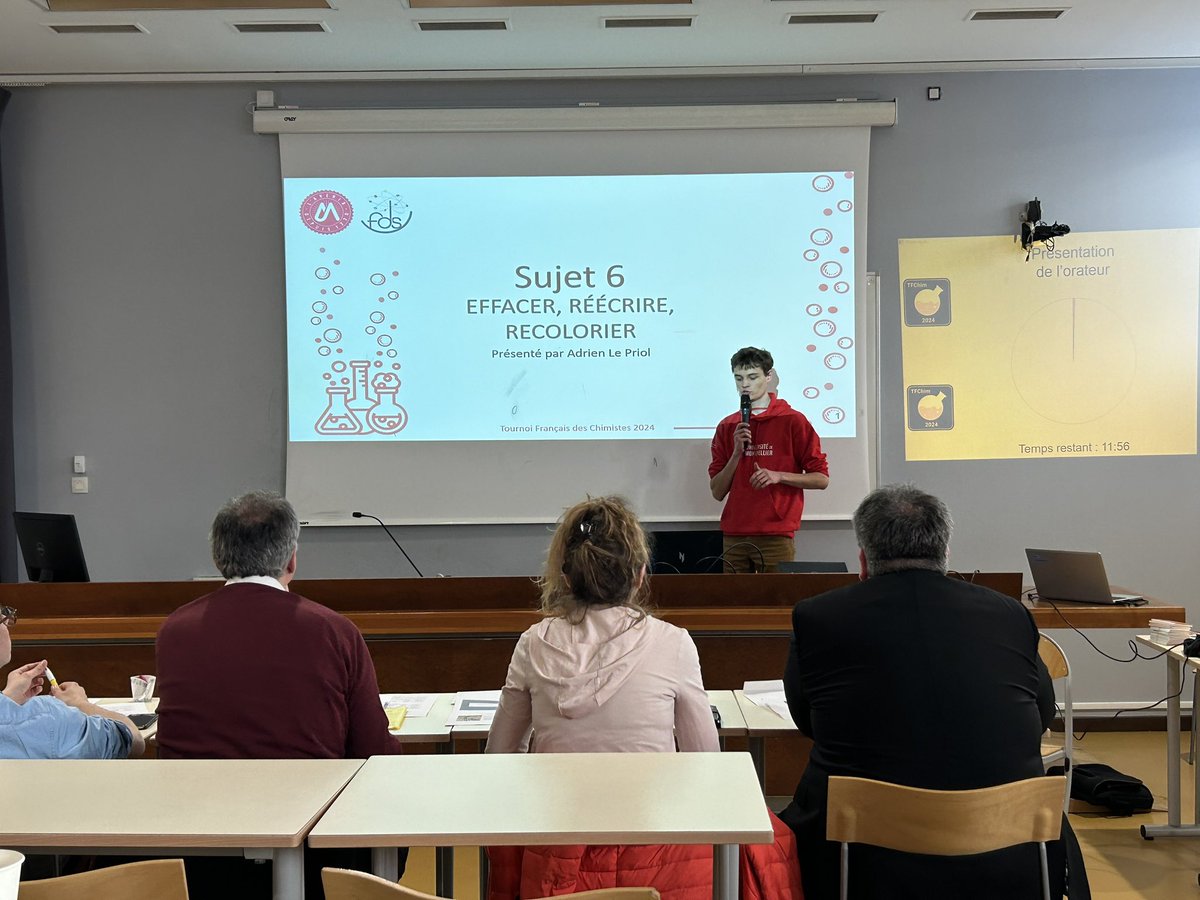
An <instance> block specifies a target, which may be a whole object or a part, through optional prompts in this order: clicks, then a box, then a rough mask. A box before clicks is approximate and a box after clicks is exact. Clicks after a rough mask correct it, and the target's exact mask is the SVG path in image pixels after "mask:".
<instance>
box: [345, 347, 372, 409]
mask: <svg viewBox="0 0 1200 900" xmlns="http://www.w3.org/2000/svg"><path fill="white" fill-rule="evenodd" d="M350 368H351V370H353V373H354V374H353V375H352V376H351V378H350V386H351V388H352V390H351V393H350V400H349V402H348V403H347V404H346V405H347V406H348V407H350V409H351V410H353V411H354V412H356V413H362V412H366V411H367V410H368V409H370V408H371V407H372V406H374V405H375V398H374V397H373V396H372V395H371V385H370V382H369V381H368V380H367V379H368V376H369V375H370V374H371V361H370V360H367V359H355V360H351V361H350Z"/></svg>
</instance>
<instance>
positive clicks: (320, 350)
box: [317, 347, 329, 356]
mask: <svg viewBox="0 0 1200 900" xmlns="http://www.w3.org/2000/svg"><path fill="white" fill-rule="evenodd" d="M317 352H318V353H320V354H321V355H322V356H328V355H329V348H328V347H318V348H317Z"/></svg>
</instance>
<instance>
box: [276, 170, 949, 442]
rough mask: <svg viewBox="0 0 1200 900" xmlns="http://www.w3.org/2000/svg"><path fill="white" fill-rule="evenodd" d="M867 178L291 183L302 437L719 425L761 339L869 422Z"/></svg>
mask: <svg viewBox="0 0 1200 900" xmlns="http://www.w3.org/2000/svg"><path fill="white" fill-rule="evenodd" d="M853 179H854V173H853V172H843V171H830V172H775V173H753V174H749V173H747V174H705V175H603V176H599V175H597V176H554V177H524V176H523V177H428V178H424V177H423V178H285V179H284V211H285V215H284V222H285V235H284V237H285V245H286V257H287V265H286V269H287V272H286V274H287V329H288V403H289V417H288V419H289V437H290V440H291V441H293V442H346V441H553V440H581V439H582V440H609V439H613V440H622V439H642V440H644V439H647V438H651V439H671V438H683V439H686V438H691V439H697V438H703V439H707V438H708V437H709V436H710V435H711V434H712V431H713V428H714V426H715V424H716V423H717V421H718V420H719V419H721V418H722V417H723V416H725V415H727V414H729V413H730V412H733V411H734V410H735V409H736V408H737V395H736V393H735V392H734V388H733V381H732V378H731V376H730V373H729V367H728V359H729V357H730V355H731V354H732V353H733V351H734V350H736V349H737V348H738V347H739V346H741V345H742V344H743V343H752V342H757V343H759V344H760V345H764V346H766V347H767V349H769V350H771V351H772V353H774V355H775V359H776V367H777V369H778V372H779V375H780V379H781V388H780V393H781V395H782V396H784V397H785V398H786V399H787V400H788V401H789V402H790V403H791V404H792V405H793V406H794V407H796V408H798V409H800V410H801V411H803V412H804V413H805V414H806V415H807V416H808V417H809V419H810V420H812V422H813V424H814V426H815V427H816V428H817V430H818V432H819V433H820V434H821V436H822V437H823V438H850V437H854V436H855V422H856V419H857V415H856V386H855V371H856V368H857V366H856V357H855V354H856V353H857V352H858V351H857V348H856V346H855V330H854V328H855V310H854V305H855V296H856V285H855V278H854V272H855V262H854V215H855V213H854V190H853V187H854V180H853ZM956 324H957V323H956ZM748 336H757V341H755V340H748V339H747V337H748Z"/></svg>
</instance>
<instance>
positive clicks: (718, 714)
mask: <svg viewBox="0 0 1200 900" xmlns="http://www.w3.org/2000/svg"><path fill="white" fill-rule="evenodd" d="M708 708H709V709H711V710H712V714H713V722H714V723H716V726H717V728H720V727H721V711H720V710H719V709H717V708H716V707H715V706H713V705H712V704H709V707H708Z"/></svg>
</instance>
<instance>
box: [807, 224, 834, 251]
mask: <svg viewBox="0 0 1200 900" xmlns="http://www.w3.org/2000/svg"><path fill="white" fill-rule="evenodd" d="M808 237H809V239H810V240H811V241H812V242H813V243H814V244H816V245H817V246H818V247H824V246H825V245H826V244H828V243H829V242H830V241H832V240H833V232H832V231H830V230H829V229H828V228H814V229H813V230H812V234H810V235H809V236H808Z"/></svg>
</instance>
